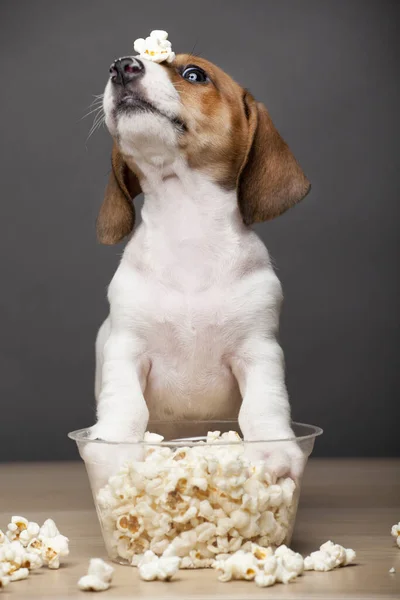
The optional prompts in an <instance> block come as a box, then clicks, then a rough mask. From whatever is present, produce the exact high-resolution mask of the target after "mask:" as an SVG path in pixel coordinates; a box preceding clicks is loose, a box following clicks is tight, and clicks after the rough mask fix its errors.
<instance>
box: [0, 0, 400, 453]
mask: <svg viewBox="0 0 400 600" xmlns="http://www.w3.org/2000/svg"><path fill="white" fill-rule="evenodd" d="M398 17H399V10H398V7H397V4H396V2H389V1H383V0H376V1H374V2H371V1H367V0H364V1H357V0H349V1H347V2H345V1H339V0H332V1H325V0H303V1H301V2H300V1H295V0H292V1H289V0H279V1H278V0H275V1H258V2H257V1H249V0H246V1H243V0H241V1H232V0H230V1H225V2H221V1H217V0H211V1H210V0H202V1H201V2H191V1H189V2H177V1H174V0H169V1H168V2H165V0H164V1H162V0H159V1H156V0H152V1H151V2H148V3H146V2H136V1H135V0H126V1H124V0H112V1H111V0H109V1H100V0H97V1H94V0H92V1H89V0H85V1H76V0H74V1H72V0H69V1H68V2H55V1H54V0H53V1H50V0H48V1H44V0H36V1H33V0H26V1H22V0H13V1H5V0H1V3H0V22H1V26H0V28H1V30H0V46H1V56H0V73H1V94H0V104H1V106H0V142H1V160H0V165H1V178H0V186H1V205H0V227H1V232H0V257H1V288H2V289H1V293H0V315H1V330H0V331H1V334H0V403H1V412H0V460H19V459H24V460H27V459H32V460H34V459H41V460H52V459H67V458H75V457H77V453H76V450H75V448H74V446H73V443H72V442H70V441H69V440H67V439H66V433H67V431H69V430H72V429H76V428H80V427H84V426H86V425H90V424H92V423H93V422H94V400H93V392H92V387H93V386H92V380H93V368H94V359H93V343H94V338H95V335H96V329H97V327H98V326H99V324H100V323H101V321H102V319H103V318H104V317H105V315H106V311H107V304H106V287H107V284H108V282H109V281H110V279H111V277H112V274H113V272H114V271H115V268H116V265H117V263H118V260H119V256H120V254H121V251H122V247H123V246H122V245H120V246H117V247H111V248H109V247H101V246H99V245H98V244H97V242H96V237H95V229H94V224H95V218H96V213H97V209H98V207H99V204H100V202H101V199H102V193H103V189H104V185H105V182H106V178H107V172H108V169H109V151H110V138H109V135H108V133H107V132H106V131H105V130H104V129H103V130H100V131H99V132H97V133H96V134H95V135H94V136H93V137H92V138H91V139H90V140H89V142H88V143H87V145H86V137H87V133H88V131H89V128H90V125H91V119H90V118H88V119H83V120H80V119H81V117H82V116H83V115H84V114H85V113H86V112H87V110H86V107H87V106H88V105H89V104H90V102H91V101H92V99H93V98H92V94H97V93H101V92H102V91H103V87H104V85H105V82H106V78H107V74H108V67H109V65H110V63H111V61H112V59H114V58H115V57H118V56H122V55H125V54H129V53H131V52H132V50H131V49H132V43H133V40H134V39H135V38H136V37H139V36H144V35H147V34H148V32H149V31H150V30H151V29H155V28H162V29H166V30H167V31H168V32H169V33H170V38H171V40H172V42H173V45H174V48H175V50H176V51H184V52H187V51H191V50H192V49H193V46H194V45H195V44H196V47H195V51H196V52H198V53H201V55H202V56H204V57H206V58H209V59H210V60H212V61H213V62H215V63H217V64H218V65H220V66H221V67H222V68H223V69H225V70H226V71H227V72H228V73H230V74H232V75H233V76H234V77H235V78H236V79H237V80H238V81H239V82H240V83H242V84H243V85H244V86H246V87H248V88H250V90H251V91H252V92H253V94H254V95H255V96H256V97H257V98H258V99H259V100H262V101H263V102H265V103H266V105H267V106H268V108H269V110H270V112H271V114H272V117H273V119H274V121H275V124H276V125H277V127H278V129H279V130H280V131H281V133H282V134H283V136H284V137H285V138H286V139H287V141H288V142H289V144H290V146H291V148H292V150H293V151H294V153H295V155H296V156H297V158H298V159H299V161H300V163H301V164H302V166H303V168H304V169H305V171H306V172H307V174H308V176H309V178H310V179H311V181H312V184H313V189H312V192H311V194H310V195H309V196H308V197H307V199H306V200H305V201H304V202H303V203H302V204H301V205H299V206H298V207H296V208H295V209H293V210H292V211H290V212H289V213H287V214H286V215H284V216H283V217H281V218H279V219H277V220H276V221H274V222H271V223H268V224H263V225H261V226H259V227H258V228H257V231H258V232H259V233H260V235H261V236H262V238H263V240H264V241H265V242H266V244H267V246H268V248H269V250H270V253H271V255H272V257H273V258H274V260H275V263H276V266H277V270H278V274H279V277H280V279H281V281H282V283H283V286H284V291H285V295H286V301H285V306H284V312H283V316H282V327H281V340H282V344H283V347H284V350H285V353H286V361H287V381H288V386H289V391H290V394H291V399H292V406H293V415H294V417H295V418H296V419H298V420H302V421H304V422H312V423H316V424H319V425H321V426H322V427H324V428H325V435H324V436H323V437H322V438H320V440H319V441H318V443H317V445H316V454H319V455H324V456H346V455H348V456H360V455H371V456H372V455H395V454H396V453H398V451H399V439H400V437H399V409H398V406H399V401H398V389H399V352H398V348H399V311H398V307H399V280H398V246H399V233H398V228H399V216H400V203H399V177H398V172H399V166H400V163H399V150H398V138H399V133H400V131H399V120H398V110H399V107H400V97H399V96H400V94H399V76H398V62H397V59H398V56H396V55H397V47H396V28H397V33H398V26H399V18H398Z"/></svg>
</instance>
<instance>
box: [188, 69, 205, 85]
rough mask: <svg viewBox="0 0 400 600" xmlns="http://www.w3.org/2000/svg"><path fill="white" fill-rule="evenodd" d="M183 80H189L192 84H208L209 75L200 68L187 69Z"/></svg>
mask: <svg viewBox="0 0 400 600" xmlns="http://www.w3.org/2000/svg"><path fill="white" fill-rule="evenodd" d="M182 77H183V79H187V80H188V81H191V82H192V83H206V82H207V81H209V79H208V75H207V73H206V72H205V71H203V69H200V67H186V69H185V70H184V71H183V73H182Z"/></svg>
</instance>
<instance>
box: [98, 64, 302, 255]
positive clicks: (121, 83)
mask: <svg viewBox="0 0 400 600" xmlns="http://www.w3.org/2000/svg"><path fill="white" fill-rule="evenodd" d="M110 71H111V77H110V80H109V81H108V83H107V86H106V89H105V94H104V112H105V118H106V125H107V127H108V129H109V131H110V133H111V135H112V137H113V138H114V148H113V155H112V171H111V174H110V180H109V183H108V186H107V190H106V194H105V199H104V202H103V205H102V207H101V209H100V214H99V217H98V221H97V230H98V237H99V240H100V241H101V242H102V243H105V244H114V243H117V242H118V241H120V240H121V239H122V238H123V237H125V236H126V235H128V234H129V233H130V232H131V231H132V229H133V226H134V208H133V204H132V200H133V198H134V197H135V196H136V195H137V194H138V193H140V191H141V189H142V188H145V187H146V169H147V167H148V166H154V167H158V168H162V170H163V172H164V174H165V175H168V170H169V169H170V170H171V172H173V171H174V165H175V164H176V162H177V161H178V162H184V163H185V164H187V165H188V167H189V168H190V169H194V170H197V171H200V172H202V173H204V175H205V176H206V177H207V178H209V179H210V180H212V181H214V182H215V183H217V184H218V185H220V186H221V187H223V188H224V189H236V190H237V194H238V203H239V206H240V210H241V213H242V216H243V220H244V222H245V223H246V224H248V225H250V224H252V223H254V222H258V221H265V220H268V219H272V218H274V217H276V216H278V215H280V214H282V213H283V212H284V211H285V210H287V209H288V208H290V207H291V206H293V205H294V204H296V203H297V202H299V201H300V200H301V199H302V198H304V196H305V195H306V194H307V193H308V191H309V189H310V184H309V182H308V180H307V178H306V177H305V175H304V173H303V171H302V169H301V167H300V166H299V165H298V163H297V162H296V159H295V158H294V156H293V155H292V153H291V152H290V150H289V148H288V146H287V144H286V143H285V142H284V140H283V139H282V137H281V136H280V135H279V133H278V131H277V130H276V129H275V127H274V125H273V123H272V121H271V118H270V116H269V114H268V111H267V109H266V108H265V107H264V106H263V105H262V104H260V103H258V102H256V101H255V100H254V98H253V97H252V95H251V94H250V93H249V92H248V91H246V90H244V89H243V88H242V87H241V86H239V85H238V84H237V83H236V82H235V81H234V80H233V79H232V78H231V77H229V75H227V74H226V73H225V72H224V71H222V70H221V69H219V68H218V67H216V66H215V65H213V64H212V63H210V62H209V61H206V60H204V59H202V58H198V57H194V56H192V55H186V54H180V55H177V56H176V58H175V60H174V61H173V62H172V63H170V64H166V63H162V64H155V63H153V62H150V61H147V60H141V59H140V60H139V59H135V58H133V57H126V58H123V59H119V60H118V61H116V62H115V63H113V65H112V66H111V70H110Z"/></svg>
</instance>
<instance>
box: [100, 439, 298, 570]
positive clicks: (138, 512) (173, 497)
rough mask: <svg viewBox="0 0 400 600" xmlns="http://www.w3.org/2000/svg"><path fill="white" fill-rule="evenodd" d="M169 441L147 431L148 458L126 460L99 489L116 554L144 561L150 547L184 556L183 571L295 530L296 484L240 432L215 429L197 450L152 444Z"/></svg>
mask: <svg viewBox="0 0 400 600" xmlns="http://www.w3.org/2000/svg"><path fill="white" fill-rule="evenodd" d="M162 440H163V438H162V437H161V436H158V435H156V434H151V433H146V434H145V437H144V441H145V442H147V444H148V445H147V446H146V449H145V453H144V460H143V461H134V462H131V463H127V464H125V465H124V466H123V467H122V468H121V469H120V471H119V472H118V473H117V474H115V475H114V476H112V477H111V478H110V479H109V481H108V483H107V485H106V486H105V487H103V488H102V489H100V491H99V492H98V493H97V504H98V509H99V515H100V519H101V522H102V526H103V531H104V535H105V539H106V542H107V545H108V549H109V551H110V555H111V556H112V557H113V558H115V559H123V560H124V561H126V562H129V563H130V564H132V565H134V566H138V565H139V563H140V562H141V560H142V559H143V557H144V555H145V553H146V552H147V551H151V552H153V553H154V554H155V555H156V556H161V555H162V556H163V557H166V556H175V555H176V556H178V557H179V558H181V559H182V563H181V568H186V569H193V568H202V567H210V566H211V565H212V562H213V560H215V559H217V560H218V558H217V557H218V555H234V554H235V553H236V552H237V551H239V550H246V549H247V548H246V543H249V542H257V543H258V544H259V545H260V546H279V545H281V544H282V543H283V542H284V541H285V540H286V538H287V536H288V535H290V529H291V524H292V522H293V519H294V516H295V512H296V508H297V499H298V494H297V490H296V485H295V483H294V481H293V480H292V479H290V478H279V479H277V480H276V478H273V477H272V476H271V475H270V473H268V472H267V471H266V469H265V464H264V463H263V461H261V460H260V461H251V460H250V459H249V458H248V457H247V456H246V455H245V453H244V445H243V444H242V443H241V438H240V436H239V435H238V434H237V433H235V432H233V431H230V432H228V433H223V434H222V435H221V434H220V432H218V431H217V432H209V434H208V436H207V441H206V442H198V443H196V444H194V445H193V446H190V447H188V446H184V445H183V444H182V443H180V444H177V445H176V447H174V448H170V447H169V446H162V445H158V446H157V445H155V446H153V445H152V443H154V444H159V443H160V442H161V441H162ZM147 570H148V571H150V570H151V568H149V569H147Z"/></svg>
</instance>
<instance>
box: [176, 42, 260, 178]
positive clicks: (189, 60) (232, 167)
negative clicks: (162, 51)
mask: <svg viewBox="0 0 400 600" xmlns="http://www.w3.org/2000/svg"><path fill="white" fill-rule="evenodd" d="M189 64H193V65H196V66H199V67H200V68H202V69H203V70H204V71H205V72H206V73H207V75H208V76H209V78H210V82H209V83H204V84H195V83H191V82H190V81H187V80H186V79H183V78H182V76H181V72H182V70H183V69H184V68H185V67H186V66H187V65H189ZM166 68H167V69H168V71H169V75H170V78H171V80H172V83H173V84H176V88H177V90H178V92H179V95H180V99H181V102H182V107H183V108H182V119H183V120H184V122H185V123H186V124H187V127H188V131H187V132H186V134H185V135H184V136H182V141H181V147H182V150H183V152H184V153H185V155H186V158H187V161H188V164H189V166H190V167H191V168H193V169H199V170H201V171H203V172H205V173H207V175H209V176H210V177H211V178H212V179H213V180H214V181H216V182H217V183H219V184H220V185H222V186H224V187H227V188H234V187H235V185H236V179H237V174H238V172H239V170H240V167H241V164H242V162H243V154H244V152H245V150H246V146H247V133H248V125H247V120H246V115H245V112H244V108H243V104H242V100H241V98H242V95H243V90H242V88H241V87H240V86H239V85H238V84H237V83H236V82H235V81H234V80H233V79H232V78H231V77H229V75H227V74H226V73H224V71H222V69H220V68H218V67H216V66H215V65H213V64H212V63H210V62H209V61H207V60H205V59H203V58H198V57H195V56H190V55H187V54H179V55H178V56H177V57H176V59H175V61H174V62H173V63H172V65H171V66H169V65H168V66H167V67H166Z"/></svg>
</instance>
